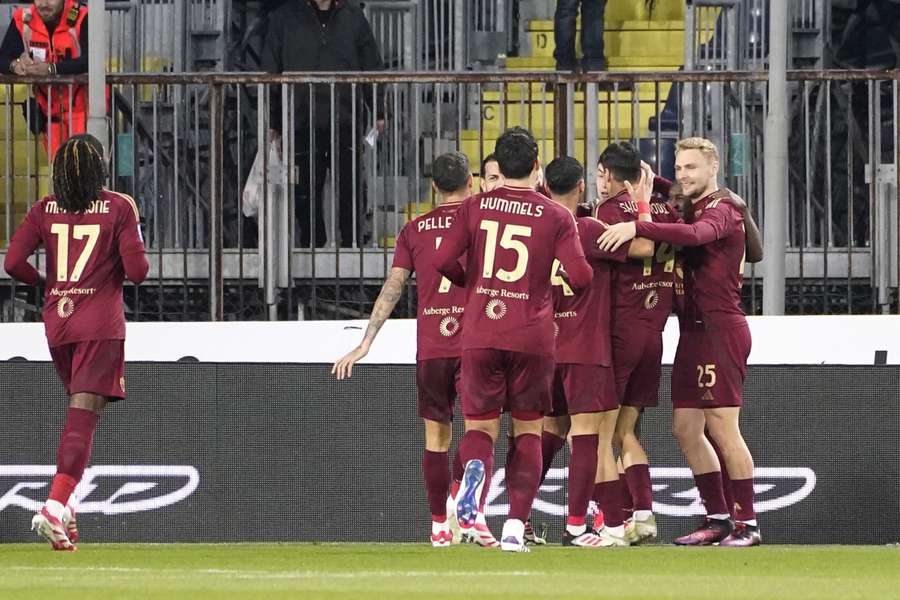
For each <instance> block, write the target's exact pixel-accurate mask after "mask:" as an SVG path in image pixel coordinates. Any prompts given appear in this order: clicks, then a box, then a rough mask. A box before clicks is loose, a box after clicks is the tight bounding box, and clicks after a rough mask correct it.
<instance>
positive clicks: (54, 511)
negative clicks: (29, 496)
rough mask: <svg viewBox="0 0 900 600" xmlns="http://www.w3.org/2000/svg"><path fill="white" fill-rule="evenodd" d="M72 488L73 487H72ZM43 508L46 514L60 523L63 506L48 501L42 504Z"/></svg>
mask: <svg viewBox="0 0 900 600" xmlns="http://www.w3.org/2000/svg"><path fill="white" fill-rule="evenodd" d="M72 487H74V486H72ZM44 508H46V509H47V512H48V513H50V515H51V516H53V517H56V518H57V519H59V520H60V521H62V518H63V514H65V509H66V507H65V505H63V504H60V503H59V502H58V501H57V500H53V499H48V500H47V502H46V503H44Z"/></svg>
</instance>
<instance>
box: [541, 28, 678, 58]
mask: <svg viewBox="0 0 900 600" xmlns="http://www.w3.org/2000/svg"><path fill="white" fill-rule="evenodd" d="M528 36H529V38H530V42H531V46H530V47H531V56H532V57H539V56H549V57H552V56H553V50H554V48H555V47H556V45H555V43H554V40H553V32H552V31H550V32H547V31H529V32H528ZM683 48H684V31H683V30H660V31H647V30H634V31H605V32H604V34H603V52H604V54H605V56H606V58H607V60H608V61H610V60H612V59H613V58H615V57H628V58H629V59H631V58H633V57H637V56H659V55H661V54H668V53H670V52H671V50H672V49H678V50H681V51H682V52H683ZM575 49H576V54H578V55H580V50H581V31H580V30H579V32H578V33H577V34H576V36H575Z"/></svg>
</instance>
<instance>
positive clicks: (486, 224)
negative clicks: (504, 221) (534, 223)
mask: <svg viewBox="0 0 900 600" xmlns="http://www.w3.org/2000/svg"><path fill="white" fill-rule="evenodd" d="M480 227H481V229H484V230H485V231H486V232H487V240H486V242H485V244H484V272H483V273H482V275H483V276H484V277H488V278H490V277H494V257H495V256H496V254H497V231H498V230H499V229H500V223H499V222H497V221H490V220H488V219H485V220H484V221H482V222H481V225H480ZM515 236H519V237H526V238H528V237H531V227H528V226H527V225H507V226H506V227H504V228H503V235H502V236H501V237H500V247H501V248H505V249H507V250H514V251H515V252H516V266H515V268H514V269H513V270H512V271H507V270H506V269H497V273H496V276H497V279H499V280H501V281H506V282H510V283H512V282H513V281H518V280H520V279H522V276H523V275H525V270H526V269H527V268H528V246H526V245H525V244H524V243H522V241H521V240H517V239H515Z"/></svg>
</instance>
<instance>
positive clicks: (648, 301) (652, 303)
mask: <svg viewBox="0 0 900 600" xmlns="http://www.w3.org/2000/svg"><path fill="white" fill-rule="evenodd" d="M657 304H659V294H658V293H657V291H656V290H650V291H649V292H647V297H646V298H644V308H646V309H647V310H653V309H654V308H656V305H657Z"/></svg>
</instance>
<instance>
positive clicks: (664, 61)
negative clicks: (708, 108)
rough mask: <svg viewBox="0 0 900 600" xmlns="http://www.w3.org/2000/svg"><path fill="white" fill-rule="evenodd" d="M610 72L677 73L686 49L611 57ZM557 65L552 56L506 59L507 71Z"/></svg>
mask: <svg viewBox="0 0 900 600" xmlns="http://www.w3.org/2000/svg"><path fill="white" fill-rule="evenodd" d="M607 63H608V65H609V70H610V71H621V72H625V73H627V72H632V71H677V70H678V67H680V66H681V65H682V64H684V49H683V48H675V49H673V52H672V53H671V54H667V55H661V56H633V57H632V56H629V57H625V56H610V57H608V58H607ZM555 68H556V63H555V61H554V60H553V57H552V56H534V57H532V56H511V57H509V58H507V59H506V70H507V71H552V70H554V69H555Z"/></svg>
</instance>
